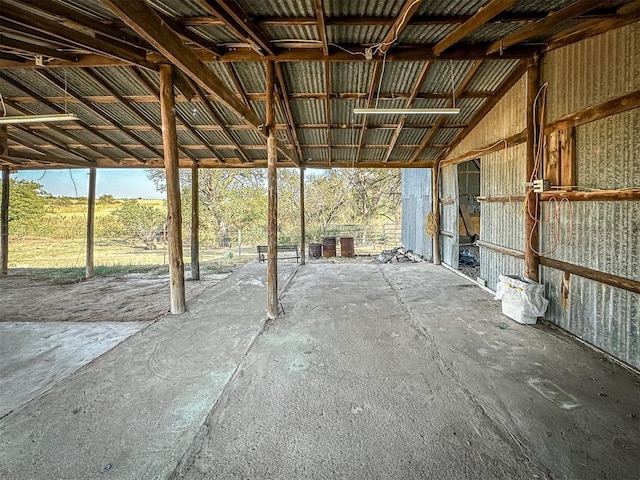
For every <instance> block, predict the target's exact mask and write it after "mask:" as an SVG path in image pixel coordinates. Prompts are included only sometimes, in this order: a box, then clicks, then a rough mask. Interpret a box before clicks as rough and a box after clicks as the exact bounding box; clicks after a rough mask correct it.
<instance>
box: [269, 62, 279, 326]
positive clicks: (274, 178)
mask: <svg viewBox="0 0 640 480" xmlns="http://www.w3.org/2000/svg"><path fill="white" fill-rule="evenodd" d="M266 67H267V135H268V136H267V171H268V181H267V184H268V188H269V201H268V223H267V316H268V317H269V318H276V317H277V316H278V169H277V162H278V150H277V139H276V128H275V121H274V105H273V89H274V79H273V61H271V60H269V61H267V65H266Z"/></svg>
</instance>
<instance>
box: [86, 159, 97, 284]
mask: <svg viewBox="0 0 640 480" xmlns="http://www.w3.org/2000/svg"><path fill="white" fill-rule="evenodd" d="M95 217H96V168H95V167H91V168H90V169H89V194H88V196H87V258H86V261H85V274H84V276H85V277H86V278H93V240H94V231H95V229H94V226H95Z"/></svg>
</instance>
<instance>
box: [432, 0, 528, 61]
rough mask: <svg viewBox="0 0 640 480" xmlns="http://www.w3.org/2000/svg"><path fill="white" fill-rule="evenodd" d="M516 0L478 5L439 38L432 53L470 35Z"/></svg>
mask: <svg viewBox="0 0 640 480" xmlns="http://www.w3.org/2000/svg"><path fill="white" fill-rule="evenodd" d="M514 3H516V0H492V1H491V2H490V3H488V4H487V5H485V6H483V7H480V8H479V9H478V11H477V12H476V13H475V15H473V16H472V17H471V18H469V20H467V21H466V22H464V23H463V24H461V25H459V26H457V27H456V28H455V29H454V30H453V31H452V32H450V33H449V34H448V35H447V36H446V37H444V38H443V39H442V40H440V41H439V42H438V43H437V44H436V46H435V47H433V53H434V55H440V54H441V53H442V52H444V51H445V50H446V49H447V48H449V47H451V46H452V45H454V44H455V43H457V42H459V41H460V40H462V39H463V38H464V37H467V36H469V35H471V33H473V32H475V31H476V30H477V29H479V28H480V27H481V26H483V25H484V24H486V23H487V22H489V21H490V20H491V19H493V18H494V17H495V16H496V15H498V14H500V13H502V12H503V11H505V10H506V9H508V8H510V7H511V6H512V5H513V4H514Z"/></svg>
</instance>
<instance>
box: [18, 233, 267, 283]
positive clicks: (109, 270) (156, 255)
mask: <svg viewBox="0 0 640 480" xmlns="http://www.w3.org/2000/svg"><path fill="white" fill-rule="evenodd" d="M85 252H86V250H85V243H84V240H83V239H72V240H51V239H47V238H26V239H20V240H17V239H16V240H13V241H10V242H9V269H10V270H18V271H19V273H20V274H24V275H30V276H36V277H42V278H54V279H72V278H81V277H83V276H84V273H85V272H84V269H85V267H84V266H85V255H86V253H85ZM253 252H254V249H253V248H249V247H247V249H246V250H244V251H243V255H242V256H238V253H237V249H229V248H206V247H204V248H203V247H202V246H201V247H200V269H201V271H202V272H203V273H228V272H230V271H232V270H233V268H234V267H236V266H238V265H240V264H243V263H247V262H250V261H253V260H255V254H254V253H253ZM183 258H184V262H185V265H187V267H186V268H187V269H188V265H189V263H190V262H191V253H190V249H189V247H188V246H185V247H184V249H183ZM168 261H169V255H168V251H167V250H166V248H163V247H162V245H159V247H158V249H157V250H145V248H144V247H143V246H141V245H139V244H136V243H134V242H132V241H129V240H113V239H97V240H96V242H95V248H94V265H95V268H94V273H95V275H96V276H99V277H103V276H120V275H125V274H128V273H157V274H162V273H166V272H168V266H167V265H168Z"/></svg>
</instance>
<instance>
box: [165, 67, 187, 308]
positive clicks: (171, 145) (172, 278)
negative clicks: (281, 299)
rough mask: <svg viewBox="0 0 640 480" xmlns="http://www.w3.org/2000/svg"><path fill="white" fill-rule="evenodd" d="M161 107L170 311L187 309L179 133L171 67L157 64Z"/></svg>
mask: <svg viewBox="0 0 640 480" xmlns="http://www.w3.org/2000/svg"><path fill="white" fill-rule="evenodd" d="M159 68H160V110H161V113H162V144H163V148H164V168H165V171H166V174H167V226H168V230H169V285H170V289H171V313H173V314H179V313H184V312H185V311H186V302H185V291H184V260H183V258H182V213H181V211H180V179H179V172H178V136H177V133H176V113H175V99H174V94H173V67H172V66H171V65H167V64H160V65H159Z"/></svg>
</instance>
